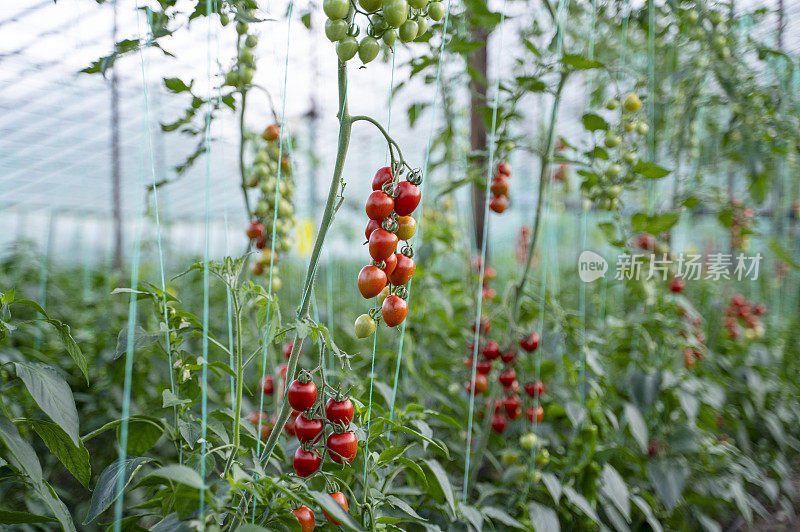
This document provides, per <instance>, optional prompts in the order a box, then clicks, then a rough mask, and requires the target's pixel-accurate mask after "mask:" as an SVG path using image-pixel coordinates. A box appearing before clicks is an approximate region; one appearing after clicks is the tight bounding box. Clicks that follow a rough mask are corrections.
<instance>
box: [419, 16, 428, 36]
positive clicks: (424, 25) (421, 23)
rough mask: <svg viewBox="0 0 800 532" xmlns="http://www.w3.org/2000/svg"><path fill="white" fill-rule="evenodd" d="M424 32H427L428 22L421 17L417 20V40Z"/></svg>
mask: <svg viewBox="0 0 800 532" xmlns="http://www.w3.org/2000/svg"><path fill="white" fill-rule="evenodd" d="M426 31H428V21H426V20H425V19H424V18H422V17H419V18H417V38H420V37H422V36H423V35H425V32H426Z"/></svg>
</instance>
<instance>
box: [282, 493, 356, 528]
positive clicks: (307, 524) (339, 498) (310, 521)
mask: <svg viewBox="0 0 800 532" xmlns="http://www.w3.org/2000/svg"><path fill="white" fill-rule="evenodd" d="M328 495H330V496H331V498H332V499H333V500H334V501H336V503H337V504H338V505H339V506H341V507H342V509H343V510H344V511H345V512H347V511H349V508H348V505H347V498H346V497H345V496H344V493H342V492H341V491H335V492H333V493H329V494H328ZM292 513H293V514H294V516H295V517H296V518H297V521H298V522H299V523H300V531H301V532H312V531H313V530H314V527H315V526H316V524H317V522H316V520H315V519H314V512H313V511H311V508H309V507H308V506H301V507H299V508H296V509H294V510H292ZM322 513H323V514H324V515H325V519H326V520H327V521H328V522H329V523H332V524H334V525H340V524H341V523H340V522H339V521H337V520H336V519H334V518H333V517H331V515H330V514H329V513H328V512H326V511H325V510H322Z"/></svg>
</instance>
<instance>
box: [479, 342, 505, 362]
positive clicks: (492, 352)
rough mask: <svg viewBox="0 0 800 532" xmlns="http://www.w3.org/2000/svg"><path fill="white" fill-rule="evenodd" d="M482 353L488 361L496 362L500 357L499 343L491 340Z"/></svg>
mask: <svg viewBox="0 0 800 532" xmlns="http://www.w3.org/2000/svg"><path fill="white" fill-rule="evenodd" d="M481 353H483V356H484V357H486V359H487V360H494V359H495V358H497V357H499V356H500V346H499V345H498V344H497V342H495V341H494V340H491V341H490V342H489V343H488V344H486V345H485V346H484V347H483V350H482V351H481Z"/></svg>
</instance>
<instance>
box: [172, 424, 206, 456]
mask: <svg viewBox="0 0 800 532" xmlns="http://www.w3.org/2000/svg"><path fill="white" fill-rule="evenodd" d="M178 430H179V431H180V433H181V436H183V439H184V440H186V443H187V444H188V445H189V448H190V449H194V446H195V444H196V443H197V441H198V440H199V439H200V437H201V436H202V434H203V432H202V428H201V427H200V423H198V422H197V420H194V421H189V422H187V421H184V420H182V419H180V420H178Z"/></svg>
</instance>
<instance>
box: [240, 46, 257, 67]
mask: <svg viewBox="0 0 800 532" xmlns="http://www.w3.org/2000/svg"><path fill="white" fill-rule="evenodd" d="M254 60H255V56H254V55H253V51H252V50H251V49H250V48H242V51H241V52H239V62H240V63H245V64H247V65H249V64H252V63H253V61H254Z"/></svg>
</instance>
